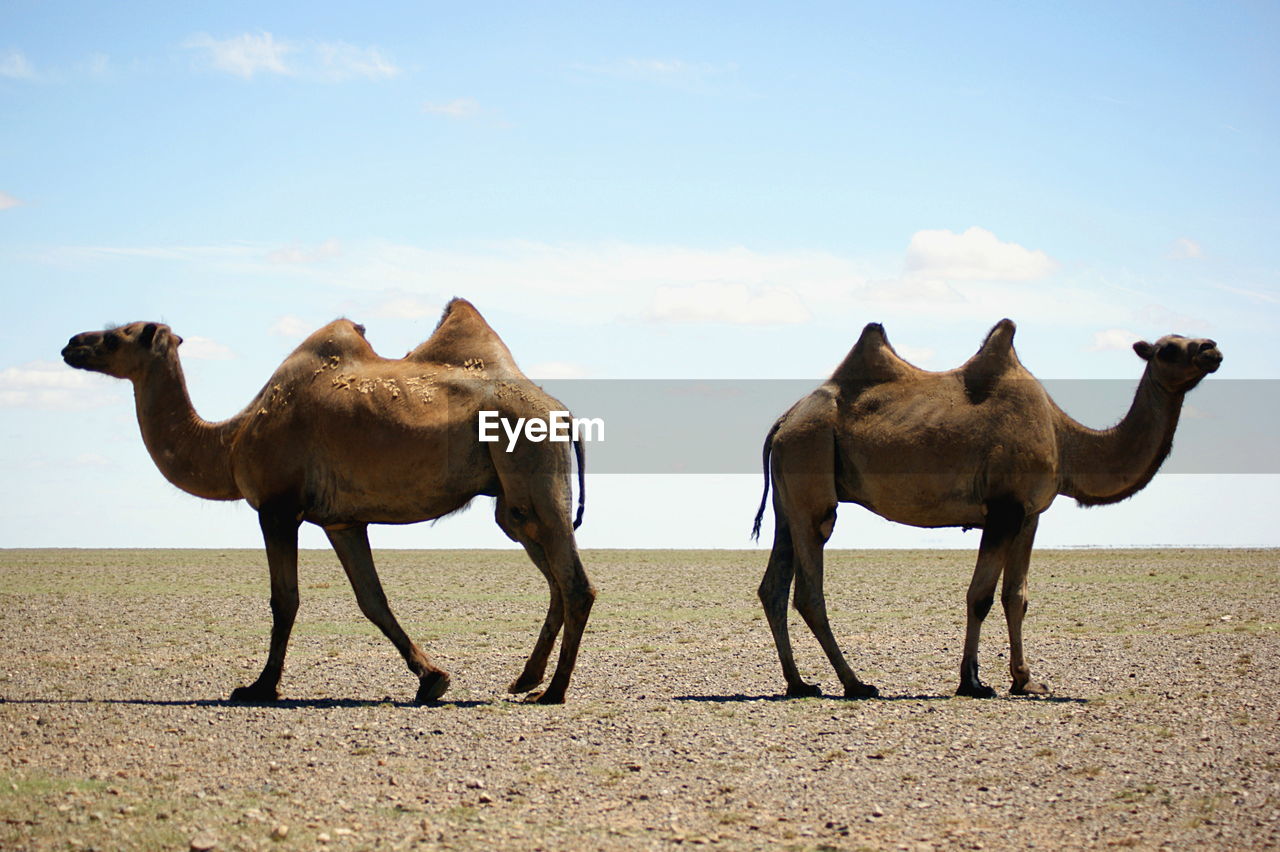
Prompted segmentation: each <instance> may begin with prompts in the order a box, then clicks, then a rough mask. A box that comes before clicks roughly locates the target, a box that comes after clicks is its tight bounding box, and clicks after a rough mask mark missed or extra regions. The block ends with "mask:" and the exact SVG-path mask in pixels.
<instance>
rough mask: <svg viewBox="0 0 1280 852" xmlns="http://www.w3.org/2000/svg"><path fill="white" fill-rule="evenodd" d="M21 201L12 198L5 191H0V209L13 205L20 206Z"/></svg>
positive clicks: (12, 206)
mask: <svg viewBox="0 0 1280 852" xmlns="http://www.w3.org/2000/svg"><path fill="white" fill-rule="evenodd" d="M21 206H22V202H21V201H19V200H18V199H16V198H14V197H13V196H12V195H10V194H9V193H7V192H0V210H11V209H13V208H14V207H21Z"/></svg>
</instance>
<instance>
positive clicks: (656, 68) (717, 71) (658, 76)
mask: <svg viewBox="0 0 1280 852" xmlns="http://www.w3.org/2000/svg"><path fill="white" fill-rule="evenodd" d="M572 67H573V69H574V70H575V71H581V72H585V73H587V74H594V75H598V76H604V77H616V78H619V79H623V80H631V81H636V82H644V83H657V84H660V85H664V86H674V87H676V88H682V89H697V90H706V89H708V88H709V87H710V86H712V85H713V84H715V83H717V82H721V81H724V80H726V79H729V78H731V76H732V75H734V74H736V73H737V71H738V66H737V65H736V64H734V63H732V62H726V63H718V64H717V63H712V62H689V61H686V60H683V59H654V58H649V59H637V58H629V59H623V60H620V61H618V62H610V63H606V64H603V65H574V66H572Z"/></svg>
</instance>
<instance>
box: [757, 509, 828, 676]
mask: <svg viewBox="0 0 1280 852" xmlns="http://www.w3.org/2000/svg"><path fill="white" fill-rule="evenodd" d="M794 576H795V551H794V550H793V549H792V547H791V530H790V529H788V527H787V525H786V522H785V521H784V520H783V519H782V518H781V517H780V516H779V517H777V518H776V520H775V522H774V526H773V550H772V551H771V552H770V553H769V565H768V567H766V568H765V569H764V578H763V579H762V580H761V581H760V588H759V590H758V591H757V594H758V595H759V597H760V603H761V605H762V606H764V616H765V618H766V619H767V620H768V621H769V631H770V632H771V633H772V634H773V645H774V647H775V648H777V650H778V660H779V662H781V663H782V676H783V677H784V678H786V681H787V697H788V698H807V697H812V696H815V695H821V694H822V689H821V688H820V687H819V686H818V685H817V684H816V683H809V682H808V681H806V680H805V679H804V678H802V677H801V676H800V669H799V668H798V667H797V666H796V658H795V654H794V652H793V651H792V650H791V635H790V633H789V632H788V630H787V598H788V597H789V596H790V593H791V581H792V578H793V577H794Z"/></svg>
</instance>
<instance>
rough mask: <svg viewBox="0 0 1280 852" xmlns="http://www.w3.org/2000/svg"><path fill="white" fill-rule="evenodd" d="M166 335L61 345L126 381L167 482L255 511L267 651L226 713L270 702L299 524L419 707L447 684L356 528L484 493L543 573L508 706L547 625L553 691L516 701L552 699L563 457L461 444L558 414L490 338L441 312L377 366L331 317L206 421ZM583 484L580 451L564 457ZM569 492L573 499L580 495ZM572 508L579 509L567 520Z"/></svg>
mask: <svg viewBox="0 0 1280 852" xmlns="http://www.w3.org/2000/svg"><path fill="white" fill-rule="evenodd" d="M181 342H182V338H180V337H178V336H177V335H176V334H173V333H172V332H171V331H170V330H169V328H168V327H167V326H164V325H160V324H158V323H143V322H138V323H132V324H130V325H125V326H121V327H120V328H115V329H111V330H108V331H105V332H96V331H95V332H86V333H84V334H78V335H76V336H75V337H73V338H71V341H70V342H69V343H68V344H67V346H66V348H65V349H63V351H62V355H63V358H64V359H65V360H66V362H67V363H68V364H70V365H71V366H73V367H78V368H80V369H83V370H92V371H95V372H99V373H105V374H107V375H109V376H115V377H116V378H121V379H129V380H130V381H131V382H133V387H134V397H135V400H136V403H137V413H138V423H139V425H140V426H141V427H142V438H143V441H144V442H145V443H146V446H147V450H148V451H149V452H150V454H151V457H152V459H154V460H155V463H156V466H157V467H159V468H160V472H161V473H163V474H164V476H165V478H167V479H168V480H169V481H170V482H172V483H173V484H174V485H176V486H177V487H179V488H181V489H182V490H183V491H186V492H188V493H190V494H194V495H196V496H198V497H205V498H208V499H210V500H239V499H244V500H246V501H248V503H249V505H251V506H252V507H253V508H254V509H256V510H257V512H258V517H259V520H260V523H261V526H262V532H263V537H264V539H265V542H266V550H267V563H268V565H269V567H270V571H271V613H272V628H271V648H270V653H269V654H268V656H267V662H266V666H265V667H264V668H263V670H262V674H261V675H260V676H259V677H258V679H257V680H256V681H255V682H254V683H253V684H251V685H249V686H242V687H239V688H238V689H236V690H235V691H234V692H233V693H232V694H231V697H232V699H233V700H237V701H271V700H274V699H276V698H277V697H278V693H277V687H278V685H279V682H280V675H281V672H282V670H283V667H284V658H285V649H286V647H287V645H288V642H289V633H290V631H291V630H292V628H293V622H294V617H295V615H296V613H297V610H298V569H297V560H298V527H299V525H300V524H301V523H302V522H303V521H308V522H310V523H313V524H316V525H318V526H320V527H323V528H324V530H325V532H326V533H327V534H328V536H329V541H330V542H331V543H332V545H333V549H334V550H335V551H336V552H337V554H338V558H339V559H340V560H341V561H342V566H343V568H344V569H345V570H346V572H347V576H348V578H349V579H350V581H351V585H352V588H353V589H354V590H355V594H356V598H357V600H358V601H359V603H360V608H361V610H362V611H363V612H364V614H365V615H366V616H367V617H368V618H369V620H370V621H372V622H373V623H374V624H376V625H377V626H378V627H379V628H380V629H381V630H382V632H383V633H384V634H386V636H387V638H388V639H390V640H391V641H392V643H393V644H394V645H395V646H396V648H397V650H399V651H400V653H401V655H402V656H403V657H404V659H405V661H406V662H407V663H408V665H409V669H410V670H411V671H412V672H413V673H414V674H415V675H417V676H418V678H419V686H418V692H417V700H418V701H420V702H429V701H434V700H435V699H437V698H439V697H440V695H441V694H442V693H444V691H445V690H446V689H447V688H448V686H449V675H448V673H447V672H445V671H444V670H442V669H440V668H438V667H437V666H436V665H435V664H433V663H432V662H431V660H430V659H429V658H428V657H427V655H426V654H424V653H423V652H422V651H421V650H420V649H419V648H418V646H417V645H416V644H414V643H413V641H412V640H410V639H409V637H408V636H407V635H406V634H405V632H404V631H403V630H402V629H401V627H400V625H399V624H398V623H397V621H396V619H395V616H393V615H392V613H391V609H390V608H389V607H388V605H387V600H386V596H385V595H384V594H383V591H382V586H381V584H380V582H379V580H378V575H377V571H376V570H375V568H374V564H373V556H372V554H371V553H370V549H369V539H368V534H367V527H368V525H369V524H407V523H415V522H417V521H425V520H431V519H434V518H439V517H442V516H444V515H447V514H449V513H450V512H454V511H457V510H459V509H461V508H462V507H464V506H466V505H467V504H468V503H469V502H470V501H471V499H472V498H474V497H476V496H477V495H481V494H486V495H491V496H494V497H496V498H497V513H496V514H497V522H498V526H500V527H501V528H502V530H503V532H505V533H506V534H507V535H508V536H509V537H510V538H511V539H513V540H515V541H518V542H519V543H520V544H521V545H523V546H524V548H525V550H526V551H527V552H528V554H529V557H530V558H531V559H532V560H533V562H534V564H535V565H537V566H538V569H539V570H540V571H542V573H543V575H544V576H545V577H546V580H547V583H548V585H549V586H550V590H551V603H550V606H549V608H548V610H547V615H546V619H545V621H544V622H543V625H542V630H541V632H540V633H539V635H538V639H537V642H536V643H535V645H534V648H533V652H532V653H531V654H530V656H529V659H528V661H527V662H526V664H525V667H524V671H523V672H522V673H521V674H520V676H519V677H518V678H516V680H515V681H514V682H513V683H512V684H511V686H510V690H511V691H512V692H513V693H519V692H528V691H529V690H531V689H533V688H534V687H535V686H537V685H538V684H539V683H541V682H542V679H543V675H544V673H545V671H546V666H547V660H548V657H549V655H550V653H551V648H552V646H553V645H554V644H555V640H556V636H557V634H558V633H559V632H560V628H561V627H562V626H563V627H564V638H563V641H562V643H561V646H560V658H559V662H558V663H557V665H556V670H555V673H554V675H553V676H552V679H551V683H550V684H549V685H548V687H547V689H546V690H545V691H544V692H542V693H541V694H539V695H534V696H530V698H531V699H534V700H538V701H541V702H544V703H558V702H562V701H563V700H564V696H565V690H566V689H567V688H568V686H569V678H570V676H571V674H572V673H573V667H574V662H575V660H576V658H577V653H578V645H579V643H580V641H581V638H582V631H583V628H584V627H585V626H586V623H587V617H588V615H589V613H590V611H591V604H592V602H593V600H594V599H595V591H594V589H593V588H592V586H591V583H590V581H589V580H588V579H587V575H586V572H585V571H584V570H583V567H582V562H581V560H580V559H579V558H578V552H577V546H576V544H575V542H574V536H573V530H574V528H575V527H576V526H577V524H576V523H573V522H572V516H571V511H572V495H571V493H570V492H571V478H570V468H571V460H570V457H569V450H568V448H567V447H565V446H564V445H563V444H559V443H550V442H543V443H531V442H528V441H521V442H520V443H518V444H517V445H516V447H515V449H514V451H513V452H510V453H508V452H506V451H505V450H506V445H505V443H481V442H479V441H478V439H477V412H478V411H480V410H495V411H498V412H499V413H500V416H502V417H504V418H512V419H514V418H517V417H525V418H529V417H538V418H542V419H545V418H546V417H547V414H548V412H549V411H551V410H563V409H564V406H563V405H561V404H560V403H559V402H557V401H556V400H554V399H552V398H551V397H550V396H548V395H547V394H545V393H543V391H542V390H541V389H540V388H539V387H537V386H536V385H534V384H533V383H532V382H530V381H529V380H528V379H527V378H526V377H525V376H524V374H523V373H521V372H520V369H519V367H517V366H516V363H515V360H514V359H513V358H512V357H511V353H510V352H509V351H508V350H507V347H506V346H505V345H504V344H503V343H502V340H501V339H499V337H498V335H497V333H496V332H495V331H494V330H493V329H492V328H490V327H489V325H488V324H487V323H486V322H485V321H484V319H483V317H481V316H480V313H479V312H478V311H477V310H476V309H475V308H474V307H473V306H472V305H471V304H470V303H469V302H466V301H464V300H461V299H455V300H453V301H452V302H450V303H449V305H448V307H446V308H445V312H444V315H443V317H442V318H441V320H440V324H439V325H438V326H437V327H436V330H435V332H434V333H433V334H432V335H431V337H430V338H429V339H428V340H427V341H426V342H425V343H423V344H422V345H421V346H419V347H418V348H417V349H415V350H413V351H412V352H410V353H409V354H408V355H407V356H406V357H405V358H403V359H399V360H393V359H387V358H381V357H379V356H378V355H377V354H376V353H375V352H374V351H373V348H372V347H371V346H370V345H369V343H368V341H366V340H365V336H364V328H363V327H361V326H359V325H356V324H355V323H352V322H350V321H349V320H345V319H341V320H337V321H335V322H332V323H330V324H329V325H327V326H325V327H324V328H322V329H320V330H319V331H317V332H316V333H314V334H312V335H311V336H310V337H309V338H307V340H306V341H304V342H303V343H302V345H301V346H299V347H298V348H297V349H296V350H295V351H294V352H293V354H291V355H290V356H289V357H288V358H286V359H285V361H284V363H283V364H281V365H280V367H279V369H277V370H276V372H275V374H274V375H273V376H272V377H271V379H270V380H269V381H268V382H267V384H266V387H264V388H263V389H262V390H261V391H260V392H259V393H258V395H257V396H256V397H255V398H254V400H253V402H251V403H250V404H249V406H248V407H247V408H245V409H244V411H242V412H240V413H239V414H237V415H236V416H234V417H232V418H230V419H229V420H226V421H223V422H221V423H210V422H207V421H205V420H202V419H201V418H200V417H199V416H198V415H197V414H196V413H195V411H194V410H193V408H192V405H191V400H190V397H188V395H187V389H186V382H185V380H184V378H183V374H182V367H181V365H180V363H179V360H178V345H179V344H180V343H181ZM576 449H577V450H578V459H579V477H580V478H579V485H581V482H582V480H581V447H580V446H578V447H576ZM579 490H580V491H581V489H579ZM581 508H582V501H581V496H580V498H579V514H578V518H579V520H580V519H581Z"/></svg>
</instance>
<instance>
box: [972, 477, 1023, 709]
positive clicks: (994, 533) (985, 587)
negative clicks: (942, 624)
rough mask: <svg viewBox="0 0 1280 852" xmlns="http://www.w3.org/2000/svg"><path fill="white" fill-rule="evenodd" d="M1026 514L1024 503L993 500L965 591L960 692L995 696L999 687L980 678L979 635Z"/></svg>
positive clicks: (980, 696)
mask: <svg viewBox="0 0 1280 852" xmlns="http://www.w3.org/2000/svg"><path fill="white" fill-rule="evenodd" d="M1024 518H1025V514H1024V512H1023V509H1022V506H1021V504H1018V503H1015V502H1013V501H992V502H991V503H989V504H988V505H987V517H986V520H985V522H984V525H983V528H982V541H981V542H980V543H979V544H978V564H977V566H976V567H975V568H974V569H973V580H971V581H970V583H969V591H968V593H967V594H966V595H965V630H964V654H963V656H961V658H960V686H959V688H957V689H956V695H967V696H969V697H971V698H994V697H995V694H996V691H995V690H994V689H992V688H991V687H989V686H987V685H986V684H984V683H983V682H982V681H981V680H979V678H978V638H979V636H980V635H981V633H982V622H983V620H984V619H985V618H986V617H987V613H988V612H990V611H991V605H992V604H993V603H994V602H995V591H996V581H998V580H999V579H1000V573H1001V571H1003V570H1004V568H1005V565H1006V564H1007V563H1008V561H1009V553H1010V549H1011V547H1012V544H1013V542H1014V541H1015V540H1016V539H1017V538H1018V536H1019V534H1020V533H1021V531H1022V529H1023V522H1024Z"/></svg>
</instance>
